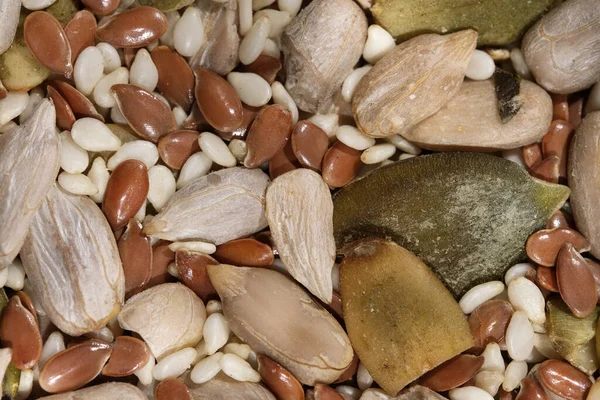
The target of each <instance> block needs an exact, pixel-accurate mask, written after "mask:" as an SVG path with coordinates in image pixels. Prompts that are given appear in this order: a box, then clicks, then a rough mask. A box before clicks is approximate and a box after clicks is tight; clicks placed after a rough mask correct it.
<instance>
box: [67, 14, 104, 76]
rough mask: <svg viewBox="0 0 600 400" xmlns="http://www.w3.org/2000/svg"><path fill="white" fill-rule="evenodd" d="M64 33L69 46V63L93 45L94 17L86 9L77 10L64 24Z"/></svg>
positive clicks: (94, 37) (73, 62)
mask: <svg viewBox="0 0 600 400" xmlns="http://www.w3.org/2000/svg"><path fill="white" fill-rule="evenodd" d="M65 34H66V35H67V39H68V41H69V45H70V46H71V63H72V64H73V65H74V64H75V60H77V57H79V54H81V52H82V51H83V50H84V49H86V48H88V47H90V46H93V45H94V43H95V40H96V17H94V14H92V13H91V12H89V11H88V10H81V11H77V12H76V13H75V15H74V16H73V18H72V19H71V20H70V21H69V23H68V24H67V26H65Z"/></svg>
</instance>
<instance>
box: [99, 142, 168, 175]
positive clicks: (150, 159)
mask: <svg viewBox="0 0 600 400" xmlns="http://www.w3.org/2000/svg"><path fill="white" fill-rule="evenodd" d="M127 160H138V161H141V162H142V163H144V165H145V166H146V168H147V169H150V168H152V167H153V166H154V164H156V162H157V161H158V148H157V147H156V145H155V144H154V143H150V142H148V141H146V140H133V141H131V142H128V143H125V144H124V145H123V146H121V148H120V149H119V150H117V152H116V153H115V154H114V155H113V156H112V157H111V158H109V159H108V162H107V163H106V166H107V167H108V169H109V170H114V169H115V168H117V167H118V166H119V165H120V164H121V163H123V162H125V161H127Z"/></svg>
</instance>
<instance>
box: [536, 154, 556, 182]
mask: <svg viewBox="0 0 600 400" xmlns="http://www.w3.org/2000/svg"><path fill="white" fill-rule="evenodd" d="M559 171H560V158H559V157H558V156H549V157H546V158H544V159H543V160H542V161H541V162H540V163H538V164H537V165H535V166H534V167H533V168H531V171H529V173H530V174H531V176H533V177H536V178H538V179H541V180H543V181H546V182H550V183H558V178H559Z"/></svg>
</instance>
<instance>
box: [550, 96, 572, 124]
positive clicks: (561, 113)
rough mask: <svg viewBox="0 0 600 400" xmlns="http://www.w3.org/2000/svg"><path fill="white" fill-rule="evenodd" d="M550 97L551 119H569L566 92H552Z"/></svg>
mask: <svg viewBox="0 0 600 400" xmlns="http://www.w3.org/2000/svg"><path fill="white" fill-rule="evenodd" d="M550 97H552V119H562V120H563V121H568V120H569V102H568V100H567V95H566V94H554V93H551V94H550Z"/></svg>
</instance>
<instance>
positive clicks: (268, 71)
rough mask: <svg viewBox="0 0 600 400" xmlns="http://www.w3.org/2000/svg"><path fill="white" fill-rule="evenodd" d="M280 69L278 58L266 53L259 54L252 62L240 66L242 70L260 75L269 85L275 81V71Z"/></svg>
mask: <svg viewBox="0 0 600 400" xmlns="http://www.w3.org/2000/svg"><path fill="white" fill-rule="evenodd" d="M280 70H281V62H279V60H278V59H276V58H275V57H271V56H268V55H266V54H261V55H260V56H258V58H257V59H256V60H255V61H254V62H253V63H252V64H249V65H244V66H243V67H242V71H243V72H251V73H254V74H256V75H258V76H260V77H262V78H263V79H264V80H265V81H267V82H269V85H271V84H272V83H273V82H275V78H276V77H277V73H278V72H279V71H280Z"/></svg>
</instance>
